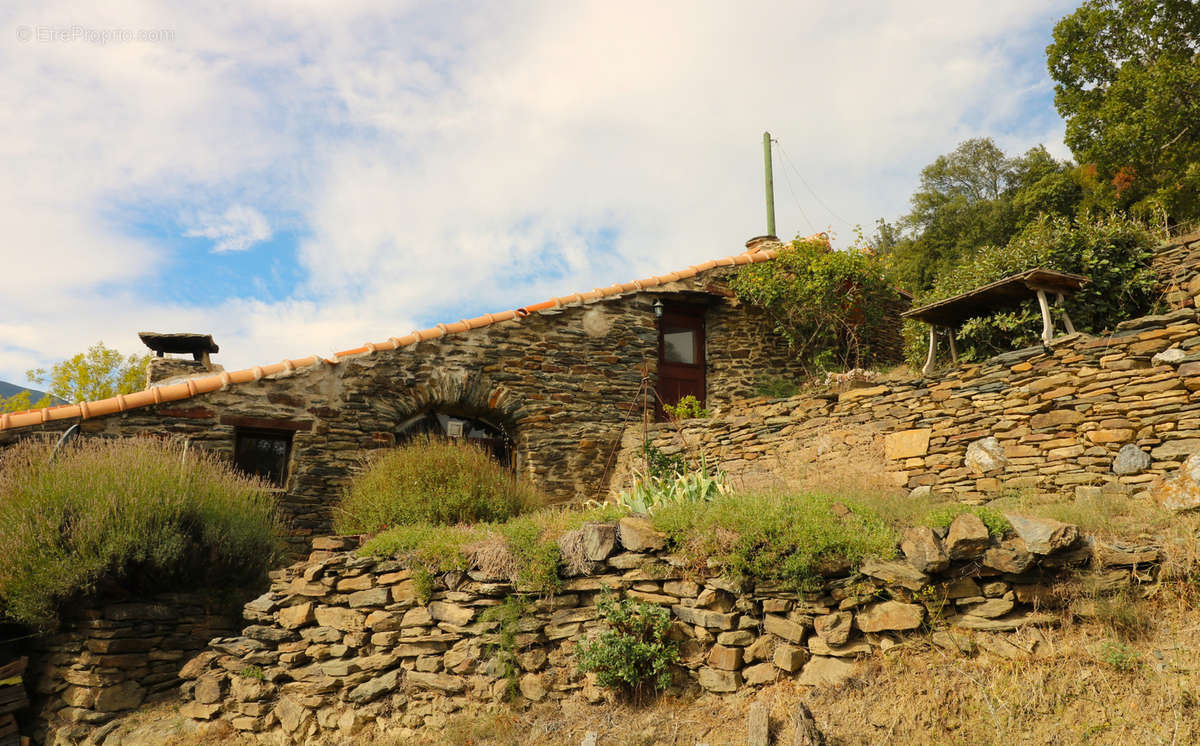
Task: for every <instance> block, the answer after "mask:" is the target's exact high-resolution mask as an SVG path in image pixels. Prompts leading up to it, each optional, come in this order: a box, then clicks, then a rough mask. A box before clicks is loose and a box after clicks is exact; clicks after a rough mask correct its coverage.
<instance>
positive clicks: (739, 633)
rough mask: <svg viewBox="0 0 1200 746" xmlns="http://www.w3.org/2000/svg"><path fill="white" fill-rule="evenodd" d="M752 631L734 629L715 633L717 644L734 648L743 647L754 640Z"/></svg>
mask: <svg viewBox="0 0 1200 746" xmlns="http://www.w3.org/2000/svg"><path fill="white" fill-rule="evenodd" d="M755 639H756V638H755V637H754V633H753V632H751V631H750V630H748V629H734V630H729V631H728V632H722V633H721V634H719V635H717V644H718V645H726V646H728V647H734V648H744V647H746V646H747V645H750V644H751V643H753V642H754V640H755Z"/></svg>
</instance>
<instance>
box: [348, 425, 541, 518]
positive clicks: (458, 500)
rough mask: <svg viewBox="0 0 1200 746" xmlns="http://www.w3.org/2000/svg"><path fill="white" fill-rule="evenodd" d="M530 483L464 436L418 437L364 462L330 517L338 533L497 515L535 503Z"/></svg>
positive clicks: (537, 499)
mask: <svg viewBox="0 0 1200 746" xmlns="http://www.w3.org/2000/svg"><path fill="white" fill-rule="evenodd" d="M539 502H540V499H539V498H538V496H537V494H536V492H535V491H534V490H533V488H532V487H530V486H529V485H527V484H525V483H524V482H522V481H521V480H518V479H517V478H516V477H515V476H514V475H513V474H512V473H511V472H509V471H508V470H507V469H505V468H504V467H503V466H501V465H500V464H498V463H497V462H496V461H495V460H494V459H493V458H492V457H491V455H490V454H489V453H488V452H487V451H486V450H484V449H482V448H480V447H478V446H476V445H474V444H472V443H470V442H469V441H463V440H461V439H459V440H450V439H440V438H430V437H420V438H416V439H414V440H412V441H411V442H409V443H406V444H404V445H402V446H399V447H398V448H395V449H393V450H390V451H384V452H381V453H379V454H377V455H376V457H375V458H374V459H373V460H372V461H371V462H370V463H369V464H368V466H367V468H366V470H365V471H364V472H363V473H362V474H360V475H358V476H357V477H356V478H355V479H354V481H353V482H351V484H350V488H349V489H348V490H347V491H346V494H345V496H344V497H343V498H342V502H341V505H340V506H339V508H338V511H337V514H336V516H335V520H334V527H335V529H336V530H337V531H338V532H340V533H344V534H350V533H374V532H376V531H381V530H383V529H386V528H387V527H389V526H400V525H404V524H418V523H434V524H452V523H474V522H488V521H502V520H505V519H507V518H509V517H511V516H514V515H517V514H518V513H522V512H524V511H526V510H529V509H531V508H533V507H535V506H536V505H538V504H539Z"/></svg>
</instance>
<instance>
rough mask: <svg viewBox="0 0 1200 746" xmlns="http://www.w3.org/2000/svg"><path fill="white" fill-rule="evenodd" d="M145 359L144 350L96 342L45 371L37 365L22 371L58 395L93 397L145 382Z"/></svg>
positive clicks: (74, 398)
mask: <svg viewBox="0 0 1200 746" xmlns="http://www.w3.org/2000/svg"><path fill="white" fill-rule="evenodd" d="M149 362H150V356H149V355H148V354H147V355H129V356H124V355H122V354H121V353H120V352H117V351H116V350H114V349H111V348H109V347H106V346H105V345H104V343H103V342H97V343H96V344H94V345H92V346H91V347H89V348H88V349H87V352H80V353H79V354H77V355H75V356H74V357H71V358H68V359H67V360H63V361H62V362H59V363H55V364H54V365H52V366H50V371H49V372H47V371H46V369H45V368H37V369H35V370H31V371H28V372H27V373H26V374H25V375H26V377H27V378H28V379H29V380H30V381H31V382H32V383H36V384H40V385H41V386H43V387H44V388H46V390H47V391H48V392H49V393H50V394H52V395H54V396H57V397H59V398H60V399H65V400H67V401H69V402H79V401H95V400H96V399H107V398H109V397H111V396H116V395H117V394H131V393H133V392H134V391H140V390H141V389H142V388H143V386H144V385H145V381H146V365H147V364H148V363H149Z"/></svg>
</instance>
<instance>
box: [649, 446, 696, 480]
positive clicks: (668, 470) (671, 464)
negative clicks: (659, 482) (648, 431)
mask: <svg viewBox="0 0 1200 746" xmlns="http://www.w3.org/2000/svg"><path fill="white" fill-rule="evenodd" d="M642 455H643V456H644V458H645V462H646V473H647V474H648V475H649V476H650V478H651V479H670V478H674V477H677V476H679V475H680V474H684V473H686V472H687V462H686V461H685V460H684V458H683V456H681V455H679V454H678V453H674V454H670V455H668V454H665V453H663V452H662V451H661V450H659V448H658V447H657V446H656V445H654V444H653V443H649V442H647V443H646V444H645V447H644V448H643V449H642Z"/></svg>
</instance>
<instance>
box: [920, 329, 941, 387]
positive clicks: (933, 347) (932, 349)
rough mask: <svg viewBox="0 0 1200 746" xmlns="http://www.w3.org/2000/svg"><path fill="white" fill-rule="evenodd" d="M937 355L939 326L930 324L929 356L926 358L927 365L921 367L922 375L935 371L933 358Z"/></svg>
mask: <svg viewBox="0 0 1200 746" xmlns="http://www.w3.org/2000/svg"><path fill="white" fill-rule="evenodd" d="M936 355H937V327H936V326H934V325H933V324H930V325H929V356H928V357H926V358H925V366H924V367H923V368H921V375H925V376H927V375H929V374H930V373H932V372H933V358H934V356H936Z"/></svg>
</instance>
